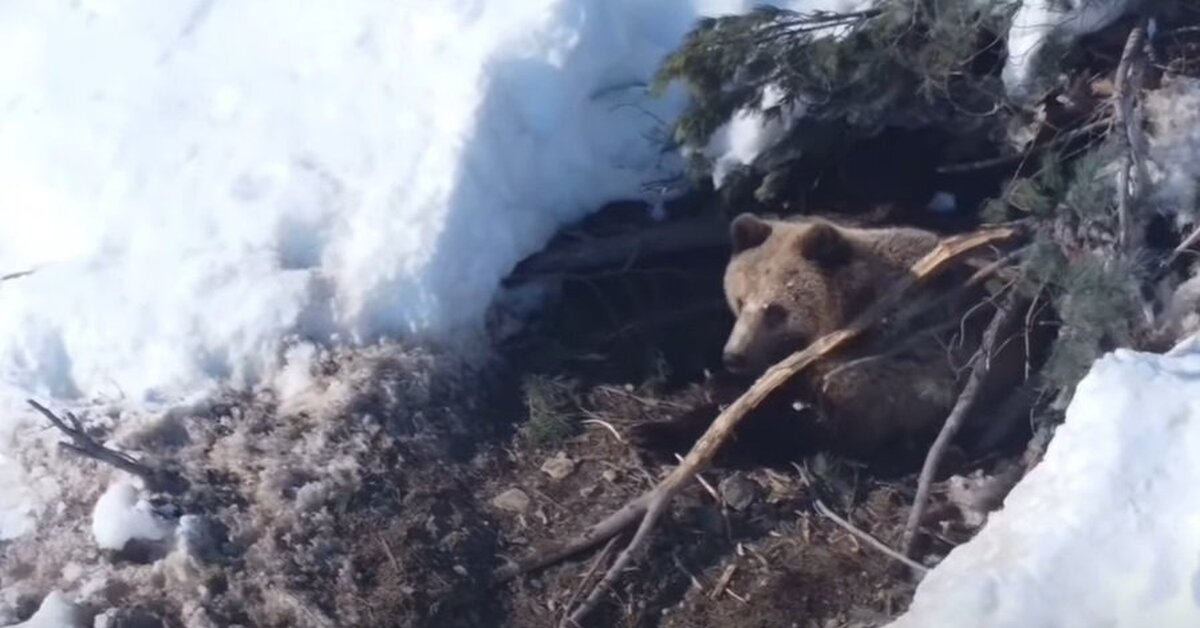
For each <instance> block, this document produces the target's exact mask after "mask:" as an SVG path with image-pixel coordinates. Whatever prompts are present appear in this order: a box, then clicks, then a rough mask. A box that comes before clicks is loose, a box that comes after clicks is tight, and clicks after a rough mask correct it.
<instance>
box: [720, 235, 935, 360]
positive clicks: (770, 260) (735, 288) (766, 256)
mask: <svg viewBox="0 0 1200 628" xmlns="http://www.w3.org/2000/svg"><path fill="white" fill-rule="evenodd" d="M730 236H731V238H732V249H733V257H732V258H731V259H730V262H729V265H728V267H727V268H726V270H725V296H726V299H727V300H728V302H729V307H730V309H731V310H732V311H733V314H734V316H736V317H737V322H736V323H735V324H734V327H733V331H732V332H731V333H730V335H729V340H728V342H726V344H725V350H724V361H725V366H726V368H727V369H728V370H729V371H730V372H732V373H738V374H747V375H751V374H757V373H760V372H762V371H763V370H765V369H766V368H768V367H769V366H771V365H772V364H774V363H775V362H777V361H779V360H780V359H782V358H784V357H786V356H788V355H789V354H791V353H793V352H795V351H798V350H800V349H802V348H804V347H805V346H807V345H808V344H809V343H811V342H812V341H814V340H816V339H817V338H820V337H821V336H824V335H825V334H828V333H831V332H833V331H836V330H838V329H840V328H842V327H844V326H845V325H846V324H847V323H849V322H850V320H851V319H852V318H853V317H854V316H857V315H858V314H859V313H860V312H861V311H862V310H863V309H864V308H866V307H868V306H869V305H870V304H871V303H872V302H874V300H875V299H876V298H877V296H878V295H879V294H880V293H881V292H883V291H884V290H886V289H887V287H888V286H890V285H891V284H892V283H894V282H895V281H896V280H897V279H898V278H899V277H900V276H902V275H903V274H904V273H907V272H908V269H909V266H910V265H911V264H912V262H913V261H915V260H916V259H919V258H920V256H921V255H923V254H924V253H925V252H927V251H929V250H930V249H932V248H933V247H934V246H935V245H936V244H937V236H935V235H934V234H932V233H928V232H924V231H918V230H914V229H857V228H851V227H842V226H838V225H835V224H833V223H830V222H827V221H825V220H821V219H815V218H804V219H800V220H795V221H791V220H789V221H780V220H764V219H761V218H758V217H756V216H754V215H752V214H742V215H740V216H738V217H737V218H735V219H734V220H733V223H732V224H731V226H730Z"/></svg>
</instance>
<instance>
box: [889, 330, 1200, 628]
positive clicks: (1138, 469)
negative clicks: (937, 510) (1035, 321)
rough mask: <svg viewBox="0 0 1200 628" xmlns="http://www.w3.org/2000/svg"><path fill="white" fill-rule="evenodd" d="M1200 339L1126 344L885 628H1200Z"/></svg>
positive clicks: (1103, 363)
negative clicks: (1167, 347)
mask: <svg viewBox="0 0 1200 628" xmlns="http://www.w3.org/2000/svg"><path fill="white" fill-rule="evenodd" d="M1197 476H1200V342H1196V341H1193V342H1191V343H1189V344H1187V345H1186V346H1181V347H1180V348H1178V349H1176V351H1174V352H1172V354H1170V355H1167V356H1156V355H1148V354H1139V353H1134V352H1131V351H1126V350H1119V351H1117V352H1115V353H1113V354H1110V355H1108V356H1106V357H1104V358H1102V359H1100V360H1098V361H1097V362H1096V364H1095V365H1094V366H1093V368H1092V370H1091V372H1090V373H1089V374H1088V376H1087V377H1086V378H1085V379H1084V380H1083V381H1082V382H1081V383H1080V384H1079V388H1078V391H1077V392H1076V394H1075V397H1074V399H1073V401H1072V402H1071V406H1070V407H1069V408H1068V410H1067V418H1066V422H1065V423H1064V424H1063V425H1062V426H1061V427H1060V428H1059V430H1058V432H1057V434H1056V435H1055V437H1054V440H1053V441H1052V442H1051V444H1050V447H1049V449H1048V450H1047V453H1046V456H1045V459H1044V460H1043V461H1042V462H1041V464H1040V465H1039V466H1038V467H1036V468H1035V469H1034V470H1033V471H1032V472H1031V473H1030V474H1029V475H1028V476H1027V477H1026V478H1025V479H1023V480H1022V481H1021V483H1020V484H1018V485H1017V487H1016V488H1015V489H1014V490H1013V491H1012V493H1010V494H1009V496H1008V498H1007V500H1006V501H1005V505H1004V509H1003V510H1001V511H999V512H996V513H993V514H992V515H991V517H990V520H989V522H988V524H987V525H986V527H984V529H983V530H982V531H981V532H980V533H979V534H978V535H977V536H976V537H975V538H974V539H972V540H971V541H970V542H968V543H966V544H964V545H962V546H960V547H958V548H956V549H955V550H954V551H952V552H951V553H950V555H949V556H947V557H946V559H945V560H944V561H943V562H942V563H941V564H940V565H938V567H937V568H936V569H934V570H933V571H931V572H930V573H929V575H928V576H926V578H925V579H924V581H922V582H921V584H920V586H919V587H918V589H917V593H916V598H915V599H914V600H913V603H912V606H911V608H910V610H909V611H908V613H907V614H905V615H904V616H902V617H901V618H900V619H899V620H897V621H896V622H894V623H892V624H891V628H909V627H914V628H915V627H918V626H920V627H921V628H937V627H941V626H946V627H949V626H975V627H979V628H989V627H996V628H999V627H1005V628H1008V627H1012V628H1018V627H1020V628H1032V627H1038V626H1046V627H1050V626H1054V627H1055V628H1070V627H1072V626H1078V627H1080V628H1082V627H1085V626H1087V627H1091V626H1108V627H1110V628H1141V627H1142V626H1159V627H1162V628H1175V627H1184V626H1198V625H1200V533H1198V532H1197V531H1200V491H1197V490H1196V477H1197Z"/></svg>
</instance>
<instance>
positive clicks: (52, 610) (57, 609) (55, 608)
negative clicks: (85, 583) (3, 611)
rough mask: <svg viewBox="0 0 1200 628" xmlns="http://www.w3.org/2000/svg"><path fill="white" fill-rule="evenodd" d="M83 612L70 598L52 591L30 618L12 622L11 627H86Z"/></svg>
mask: <svg viewBox="0 0 1200 628" xmlns="http://www.w3.org/2000/svg"><path fill="white" fill-rule="evenodd" d="M80 615H81V613H80V612H79V609H78V608H77V607H76V606H75V604H74V603H73V602H71V600H70V599H68V598H67V597H66V596H65V595H63V594H62V593H61V592H59V591H51V592H50V594H49V595H47V596H46V597H45V598H44V599H43V600H42V605H41V606H39V607H38V609H37V612H35V613H34V614H33V616H31V617H30V618H29V619H27V620H25V621H23V622H21V623H19V624H11V628H84V626H85V624H84V623H83V620H82V619H81V617H80Z"/></svg>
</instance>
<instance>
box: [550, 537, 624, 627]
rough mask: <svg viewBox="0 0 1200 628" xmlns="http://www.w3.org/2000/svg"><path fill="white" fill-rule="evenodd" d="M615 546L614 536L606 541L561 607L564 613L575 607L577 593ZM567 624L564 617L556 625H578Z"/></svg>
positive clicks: (567, 619)
mask: <svg viewBox="0 0 1200 628" xmlns="http://www.w3.org/2000/svg"><path fill="white" fill-rule="evenodd" d="M616 546H617V537H615V536H614V537H613V538H611V539H609V540H608V543H607V544H606V545H605V546H604V549H602V550H600V553H599V554H597V555H596V559H595V560H593V561H592V566H591V567H588V570H587V573H585V574H583V580H582V581H580V582H579V586H578V587H577V588H576V589H575V592H574V593H572V594H571V597H570V598H568V599H567V603H566V605H564V606H563V611H564V612H565V611H569V610H571V607H572V606H574V605H575V600H576V598H578V597H579V593H580V592H582V591H583V589H584V588H585V587H587V585H588V582H590V581H591V580H592V576H593V575H595V573H596V570H597V569H599V568H600V563H603V562H604V561H605V560H607V559H608V555H609V554H611V553H612V551H613V548H614V547H616ZM568 622H570V619H569V618H568V617H567V616H566V615H564V616H563V619H562V621H561V622H559V624H558V625H559V628H570V627H571V626H572V625H575V626H577V625H578V624H574V623H568Z"/></svg>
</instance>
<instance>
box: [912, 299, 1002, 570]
mask: <svg viewBox="0 0 1200 628" xmlns="http://www.w3.org/2000/svg"><path fill="white" fill-rule="evenodd" d="M1009 305H1011V299H1010V303H1009V304H1007V305H1005V306H1002V307H999V308H997V309H996V313H995V314H994V315H993V316H992V320H991V322H989V323H988V326H987V329H985V330H984V332H983V342H982V343H981V344H980V346H979V350H978V351H976V352H975V356H974V357H973V358H972V361H973V362H974V363H973V364H972V366H971V373H970V375H969V376H968V377H967V384H966V386H964V387H963V390H962V393H961V394H959V396H958V401H956V402H955V403H954V408H953V409H952V410H951V411H950V416H949V417H947V418H946V422H945V424H943V425H942V429H941V431H940V432H938V435H937V439H936V440H934V442H933V445H932V446H931V447H930V448H929V454H928V455H926V456H925V464H924V465H923V466H922V467H921V475H920V480H919V481H918V482H917V495H916V497H915V498H913V505H912V510H910V511H909V513H908V522H907V523H906V524H905V525H904V536H903V537H902V538H903V552H904V555H905V556H911V555H912V547H913V541H914V540H915V539H916V535H917V529H918V528H919V527H920V525H921V518H922V517H924V516H925V507H926V505H927V504H928V501H929V489H930V487H931V486H932V485H933V477H934V474H935V473H937V469H938V465H940V464H941V462H942V456H943V455H944V454H945V452H946V447H947V446H948V445H949V444H950V441H952V440H954V437H955V435H957V434H958V430H959V428H960V427H962V423H963V421H964V419H965V418H966V416H967V413H968V412H969V411H970V410H971V407H972V406H973V405H974V404H975V398H976V397H977V396H978V395H979V389H980V388H981V387H982V386H983V380H984V378H985V377H986V376H987V373H988V370H989V369H990V368H991V359H992V351H993V350H994V348H995V346H996V337H997V336H999V335H1000V329H1001V328H1003V327H1004V324H1005V322H1006V321H1007V320H1008V316H1009V315H1010V311H1011V308H1010V307H1009Z"/></svg>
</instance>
